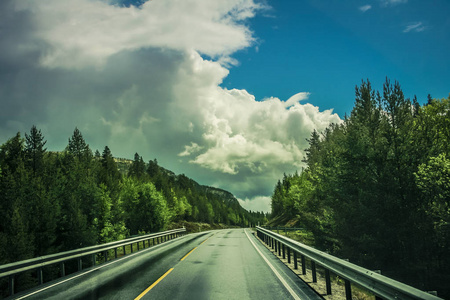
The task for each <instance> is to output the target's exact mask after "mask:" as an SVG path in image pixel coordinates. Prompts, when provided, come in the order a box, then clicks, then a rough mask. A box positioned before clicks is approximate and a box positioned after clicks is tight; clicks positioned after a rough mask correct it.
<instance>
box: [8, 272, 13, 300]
mask: <svg viewBox="0 0 450 300" xmlns="http://www.w3.org/2000/svg"><path fill="white" fill-rule="evenodd" d="M8 285H9V295H10V296H12V295H14V275H9V282H8Z"/></svg>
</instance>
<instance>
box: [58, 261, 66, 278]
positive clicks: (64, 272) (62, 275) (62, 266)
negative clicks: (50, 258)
mask: <svg viewBox="0 0 450 300" xmlns="http://www.w3.org/2000/svg"><path fill="white" fill-rule="evenodd" d="M59 272H60V274H61V277H64V276H66V266H65V265H64V262H61V263H60V264H59Z"/></svg>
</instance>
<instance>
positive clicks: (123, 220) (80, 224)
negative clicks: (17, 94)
mask: <svg viewBox="0 0 450 300" xmlns="http://www.w3.org/2000/svg"><path fill="white" fill-rule="evenodd" d="M45 144H46V140H45V138H44V136H43V134H42V133H41V131H40V130H38V129H37V128H36V127H35V126H33V127H32V128H31V131H30V133H26V134H25V138H23V137H22V136H21V135H20V133H17V135H16V136H14V137H12V138H11V139H9V140H8V141H6V142H5V143H4V144H3V145H1V147H0V199H1V200H0V264H5V263H9V262H13V261H18V260H23V259H27V258H31V257H36V256H40V255H46V254H50V253H54V252H57V251H64V250H69V249H74V248H80V247H85V246H89V245H94V244H99V243H105V242H109V241H114V240H118V239H123V238H125V237H127V236H130V235H135V234H138V233H144V232H155V231H159V230H163V229H166V228H167V227H168V226H170V224H172V223H175V222H179V223H181V222H182V221H192V222H204V223H210V224H213V223H215V224H219V223H221V224H225V225H233V226H248V225H250V224H255V223H257V222H263V221H264V219H265V217H266V216H265V215H264V214H263V213H252V212H248V211H246V210H245V209H243V208H242V207H241V206H240V205H239V203H238V201H237V200H236V198H234V196H233V195H232V194H230V193H228V192H226V191H223V190H220V189H216V188H212V187H206V186H202V185H199V184H198V183H196V182H195V181H194V180H192V179H190V178H188V177H186V176H185V175H175V174H174V173H173V172H170V171H168V170H166V169H164V168H162V167H160V166H159V165H158V163H157V161H156V160H152V161H149V163H145V162H144V160H143V158H142V157H141V156H139V154H137V153H136V154H135V157H134V160H132V161H128V160H126V159H115V158H114V157H113V155H112V153H111V150H110V149H109V148H108V147H107V146H106V147H105V148H104V150H103V153H101V154H100V152H99V151H96V152H95V154H93V152H92V151H91V149H90V147H89V145H88V144H87V143H86V141H85V140H84V138H83V136H82V134H81V132H80V131H79V130H78V129H75V131H74V133H73V135H72V136H71V137H70V138H69V143H68V145H67V147H66V149H65V150H64V151H62V152H49V151H47V150H46V148H45ZM119 167H120V168H119Z"/></svg>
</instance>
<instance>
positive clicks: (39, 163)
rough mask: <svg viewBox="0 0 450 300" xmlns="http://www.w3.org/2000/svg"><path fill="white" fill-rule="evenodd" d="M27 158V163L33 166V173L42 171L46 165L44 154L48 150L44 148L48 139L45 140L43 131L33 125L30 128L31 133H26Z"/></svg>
mask: <svg viewBox="0 0 450 300" xmlns="http://www.w3.org/2000/svg"><path fill="white" fill-rule="evenodd" d="M25 139H26V143H25V158H26V164H27V166H28V167H30V168H31V170H32V171H33V174H36V172H38V171H41V172H42V169H43V165H44V155H45V151H46V150H47V149H46V148H44V146H45V144H46V143H47V141H45V140H44V136H43V135H42V133H41V131H40V130H38V129H37V128H36V126H34V125H33V126H32V127H31V130H30V135H28V134H26V133H25Z"/></svg>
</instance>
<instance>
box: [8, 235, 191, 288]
mask: <svg viewBox="0 0 450 300" xmlns="http://www.w3.org/2000/svg"><path fill="white" fill-rule="evenodd" d="M184 234H186V228H179V229H173V230H168V231H164V232H159V233H151V234H146V235H141V236H137V237H131V238H128V239H124V240H120V241H115V242H110V243H107V244H102V245H96V246H90V247H85V248H80V249H75V250H70V251H65V252H60V253H55V254H50V255H46V256H41V257H37V258H32V259H28V260H23V261H18V262H14V263H10V264H6V265H1V266H0V278H3V277H9V286H8V290H9V295H10V296H12V295H14V292H15V290H14V288H15V287H14V286H15V284H14V278H15V276H16V275H17V274H19V273H23V272H26V271H30V270H36V271H37V281H38V284H39V285H41V284H43V282H44V277H43V271H42V270H43V269H42V268H43V267H45V266H49V265H53V264H57V263H59V264H60V267H59V268H60V277H64V276H66V271H65V263H66V262H67V261H70V260H77V264H78V271H81V270H82V269H83V261H82V259H83V258H85V257H87V256H92V264H91V266H95V265H96V256H97V254H100V253H101V254H103V259H104V262H106V261H108V250H114V258H117V249H118V248H121V247H122V248H123V255H126V254H127V253H126V248H125V247H126V246H128V245H130V248H131V249H130V253H133V245H134V244H136V247H137V251H139V247H140V244H141V243H142V246H143V248H146V246H145V244H146V242H147V247H150V242H151V244H152V246H153V245H157V244H160V243H163V242H165V241H168V240H171V239H174V238H176V237H179V236H181V235H184Z"/></svg>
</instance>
